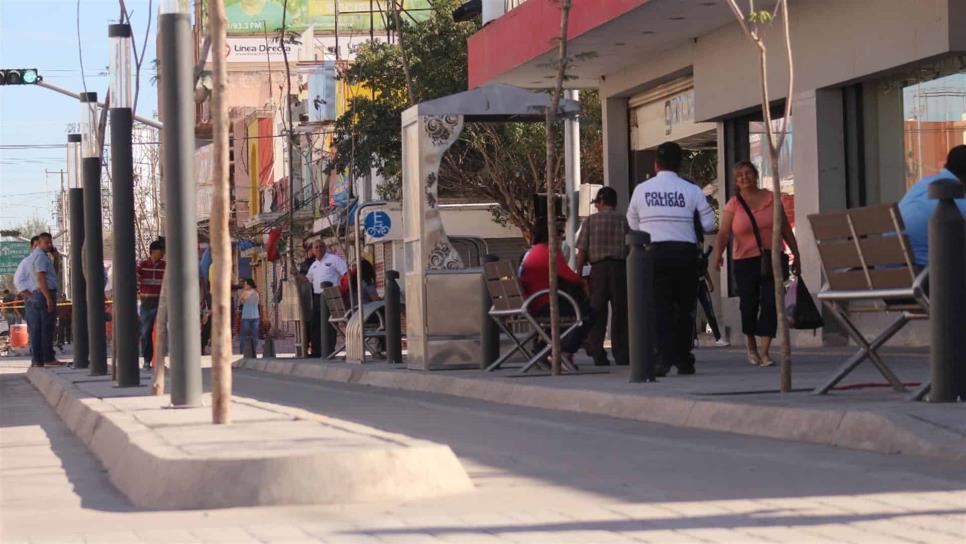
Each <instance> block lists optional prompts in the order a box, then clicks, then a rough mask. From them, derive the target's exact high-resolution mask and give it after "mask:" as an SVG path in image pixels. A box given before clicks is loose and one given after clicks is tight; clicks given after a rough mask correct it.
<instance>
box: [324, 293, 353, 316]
mask: <svg viewBox="0 0 966 544" xmlns="http://www.w3.org/2000/svg"><path fill="white" fill-rule="evenodd" d="M322 297H323V298H324V299H325V304H326V305H327V306H328V307H329V319H335V320H339V319H344V318H345V316H346V314H347V313H348V312H349V310H348V308H347V307H346V303H345V299H344V298H342V291H341V290H339V288H338V287H323V288H322Z"/></svg>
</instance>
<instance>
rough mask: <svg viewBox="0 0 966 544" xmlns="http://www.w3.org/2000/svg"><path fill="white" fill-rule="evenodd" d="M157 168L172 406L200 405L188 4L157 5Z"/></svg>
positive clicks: (169, 0)
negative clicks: (162, 193)
mask: <svg viewBox="0 0 966 544" xmlns="http://www.w3.org/2000/svg"><path fill="white" fill-rule="evenodd" d="M158 26H159V31H160V38H159V48H158V49H159V51H158V53H159V60H160V65H161V85H160V88H159V89H158V91H159V93H160V104H161V119H162V122H163V124H164V128H163V129H161V149H162V168H163V170H164V176H165V183H164V187H165V204H166V205H167V212H168V216H167V225H166V227H167V241H166V245H167V247H166V253H167V258H168V264H167V266H166V267H165V274H166V276H167V282H168V307H169V309H168V311H169V315H171V319H170V320H169V321H168V327H169V337H170V341H169V342H168V345H169V346H170V348H171V350H170V353H171V403H172V404H173V405H174V406H183V407H188V406H198V405H200V404H201V330H200V327H198V315H200V305H199V293H198V272H197V270H198V224H197V220H196V213H197V210H196V208H195V205H196V202H195V200H196V198H197V197H196V195H195V179H194V152H195V135H194V129H195V109H194V105H195V102H194V57H193V51H192V49H191V44H193V43H194V38H193V36H192V33H191V15H190V10H189V7H188V2H187V0H162V2H161V4H160V16H159V17H158Z"/></svg>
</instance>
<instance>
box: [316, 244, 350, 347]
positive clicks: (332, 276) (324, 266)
mask: <svg viewBox="0 0 966 544" xmlns="http://www.w3.org/2000/svg"><path fill="white" fill-rule="evenodd" d="M312 254H313V255H314V256H315V262H313V263H312V265H311V266H309V271H308V273H306V274H305V277H306V278H307V279H308V280H309V283H310V284H311V285H312V318H311V320H310V321H309V338H310V339H311V340H310V342H311V346H309V357H325V356H326V355H328V353H322V350H321V349H320V348H321V342H322V326H323V323H322V320H321V319H320V313H319V312H320V310H321V304H323V302H322V301H323V299H322V296H321V295H322V288H323V287H324V285H323V284H325V283H328V284H329V286H338V285H339V281H340V280H341V279H342V276H343V275H344V274H345V273H346V272H348V271H349V267H348V266H347V265H346V263H345V260H344V259H343V258H342V257H339V256H338V255H335V254H333V253H329V252H328V251H326V247H325V242H323V241H322V240H316V241H315V243H314V244H312ZM324 325H325V330H326V335H327V338H328V340H329V341H328V342H327V345H328V346H329V347H330V348H331V347H332V346H334V345H335V339H336V334H338V333H337V332H336V330H335V328H333V327H332V325H331V324H329V323H325V324H324Z"/></svg>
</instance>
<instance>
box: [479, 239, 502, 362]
mask: <svg viewBox="0 0 966 544" xmlns="http://www.w3.org/2000/svg"><path fill="white" fill-rule="evenodd" d="M498 260H499V258H497V257H496V256H494V255H484V256H483V266H484V267H485V266H486V263H492V262H496V261H498ZM480 301H481V303H480V311H481V312H482V315H481V316H480V346H481V348H482V349H481V350H480V354H481V360H480V368H481V369H483V370H486V369H487V368H489V366H490V365H491V364H493V362H494V361H496V359H497V357H499V356H500V328H499V327H497V326H496V322H495V321H493V318H491V317H490V307H491V306H493V301H492V300H491V299H490V290H489V288H488V287H487V286H486V273H485V272H484V274H483V296H481V297H480Z"/></svg>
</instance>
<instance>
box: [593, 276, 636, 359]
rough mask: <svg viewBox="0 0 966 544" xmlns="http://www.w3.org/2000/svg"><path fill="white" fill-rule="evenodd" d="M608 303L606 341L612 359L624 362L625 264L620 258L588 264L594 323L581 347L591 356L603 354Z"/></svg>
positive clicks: (625, 339) (596, 356)
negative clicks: (608, 331)
mask: <svg viewBox="0 0 966 544" xmlns="http://www.w3.org/2000/svg"><path fill="white" fill-rule="evenodd" d="M608 304H609V305H610V311H611V314H610V341H611V351H612V352H613V354H614V362H615V363H616V364H619V365H626V364H627V363H628V354H627V349H628V348H627V264H626V263H625V262H624V261H623V260H616V259H606V260H603V261H599V262H597V263H594V264H593V265H591V267H590V306H591V307H592V308H593V309H594V317H595V319H594V324H593V325H592V326H591V327H590V331H588V333H587V340H586V341H585V342H584V349H586V350H587V355H590V356H591V357H594V358H595V359H598V358H600V359H604V358H606V356H607V355H606V353H605V352H604V336H606V333H607V310H608Z"/></svg>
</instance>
